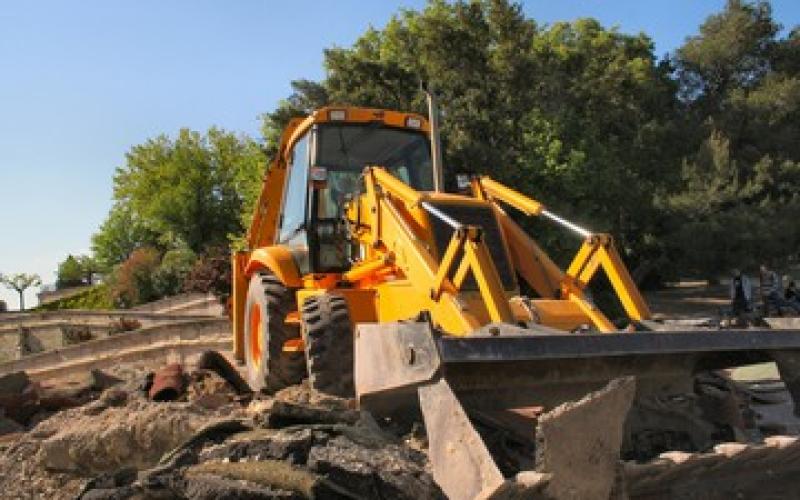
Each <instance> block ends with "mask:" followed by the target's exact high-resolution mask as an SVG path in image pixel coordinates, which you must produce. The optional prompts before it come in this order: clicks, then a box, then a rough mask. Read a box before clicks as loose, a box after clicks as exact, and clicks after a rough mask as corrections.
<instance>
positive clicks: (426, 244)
mask: <svg viewBox="0 0 800 500" xmlns="http://www.w3.org/2000/svg"><path fill="white" fill-rule="evenodd" d="M337 111H339V112H344V115H345V119H344V122H346V123H360V122H361V123H366V122H376V121H378V122H382V123H383V124H385V125H387V126H391V127H406V125H407V123H408V120H409V118H413V119H415V120H418V121H419V123H420V125H421V126H420V127H419V128H417V129H416V130H421V131H422V132H425V133H429V132H430V129H429V126H428V123H427V122H426V121H425V120H424V118H422V117H421V116H419V115H415V114H409V113H398V112H393V111H385V110H376V109H365V108H349V107H343V108H340V107H328V108H323V109H321V110H318V111H316V112H315V113H313V114H312V115H311V116H309V117H307V118H305V119H295V120H292V121H291V122H290V124H289V126H288V127H287V129H286V130H285V131H284V132H283V134H282V136H281V144H280V148H279V152H278V155H277V157H276V158H275V160H274V161H273V162H272V164H271V166H270V169H269V171H268V172H267V174H266V177H265V179H264V184H263V187H262V191H261V193H260V195H259V200H258V203H257V205H256V210H255V213H254V215H253V222H252V224H251V227H250V229H249V231H248V236H247V242H248V245H249V250H248V251H243V252H236V253H234V254H233V256H232V267H233V290H232V292H233V296H232V319H233V326H234V354H235V356H236V357H237V358H238V359H240V360H242V359H244V349H245V346H244V345H243V342H242V339H243V325H244V318H243V314H244V305H245V302H246V295H247V288H248V281H249V279H250V276H251V275H252V274H253V273H254V272H256V271H258V270H259V269H269V270H271V271H272V272H273V273H274V274H275V275H276V276H278V277H279V278H280V279H281V280H282V281H283V282H284V283H285V284H286V285H287V286H289V287H291V288H296V289H297V299H298V304H302V303H303V301H304V300H305V299H306V298H308V297H309V296H312V295H316V294H319V293H323V292H325V291H335V292H336V293H340V294H342V295H343V296H344V297H345V299H346V300H347V301H348V303H350V304H351V311H352V314H353V320H354V321H355V322H365V321H378V322H385V321H393V320H397V319H407V318H411V317H415V316H417V315H418V314H419V313H420V312H422V311H428V312H429V313H430V315H431V318H432V321H433V322H434V323H435V324H436V325H437V326H438V327H440V328H441V329H442V330H443V331H444V332H445V333H447V334H450V335H457V336H465V335H470V334H472V333H473V332H475V331H476V330H478V329H479V328H480V327H481V326H483V325H486V324H487V323H490V322H502V323H511V324H515V323H517V322H518V321H541V322H542V324H545V325H548V326H553V327H556V328H561V329H565V330H572V329H575V328H577V327H579V326H581V325H584V324H589V325H592V326H594V327H595V328H597V329H598V330H600V331H603V332H610V331H615V330H616V329H615V327H614V325H613V324H612V323H611V322H610V321H609V320H608V318H607V317H606V316H605V315H604V314H603V313H602V312H601V311H600V310H598V309H597V307H595V306H594V305H593V304H592V303H591V301H590V300H588V299H587V296H586V294H585V290H586V287H587V286H588V285H589V283H590V281H591V280H592V279H593V277H594V276H596V274H597V273H598V272H599V271H600V270H603V271H605V273H606V274H607V275H608V278H609V281H610V282H611V285H612V286H613V288H614V291H615V292H616V294H617V296H618V297H619V300H620V302H621V303H622V306H623V307H624V309H625V312H626V313H627V315H628V316H629V317H630V319H632V320H634V321H640V320H644V319H648V318H649V317H650V310H649V308H648V307H647V304H646V302H645V301H644V299H643V297H642V295H641V293H640V292H639V290H638V289H637V287H636V285H635V283H634V282H633V280H632V279H631V277H630V274H629V273H628V271H627V269H626V268H625V266H624V264H623V263H622V259H621V258H620V256H619V254H618V252H617V250H616V248H615V246H614V242H613V239H612V238H611V237H610V236H609V235H606V234H591V235H590V236H589V237H587V238H585V241H584V242H583V244H582V246H581V248H580V249H579V250H578V253H577V254H576V255H575V257H574V259H573V260H572V262H571V264H570V265H569V267H568V268H567V269H566V271H564V270H561V269H560V268H559V267H558V266H557V265H556V264H555V263H554V262H553V261H552V260H551V259H550V258H549V256H548V255H547V254H546V253H545V252H544V251H543V250H542V249H541V248H540V247H539V245H538V244H537V243H536V241H535V240H534V239H533V238H531V237H530V236H529V235H528V234H526V233H525V231H523V229H522V228H521V227H520V226H519V225H518V224H517V223H516V222H515V221H514V220H513V219H512V218H511V217H510V216H509V215H508V214H506V212H505V210H504V208H503V206H501V203H502V204H504V205H508V206H511V207H513V208H515V209H517V210H520V211H521V212H522V213H524V214H526V215H528V216H540V215H542V214H543V213H544V215H547V216H548V217H550V218H553V215H552V214H551V213H549V212H546V209H545V207H544V205H543V204H542V203H540V202H539V201H537V200H535V199H533V198H531V197H528V196H526V195H524V194H522V193H520V192H518V191H515V190H514V189H511V188H509V187H507V186H504V185H502V184H500V183H498V182H496V181H494V180H492V179H491V178H489V177H485V176H484V177H474V178H473V179H472V181H471V187H472V194H473V196H472V197H464V196H459V195H451V194H445V193H429V192H419V191H416V190H414V189H413V188H411V187H410V186H408V185H407V184H405V183H403V182H402V181H400V180H399V179H397V178H396V177H394V176H392V175H391V174H390V173H389V172H387V171H386V170H385V169H383V168H381V167H377V166H376V167H370V168H367V169H365V172H364V184H365V189H364V193H363V194H362V195H360V196H359V197H358V198H357V199H355V200H353V201H352V202H350V203H349V204H348V206H347V207H346V216H347V218H348V220H349V221H350V223H351V227H352V228H353V230H354V231H353V236H354V237H355V238H356V240H357V241H358V243H359V244H360V245H361V249H362V251H361V254H362V260H361V261H360V262H357V263H356V264H354V265H353V267H352V268H350V269H349V270H348V271H346V272H344V273H341V274H333V273H329V274H312V275H306V276H300V275H299V272H298V270H297V266H296V264H295V263H294V261H293V259H292V256H291V253H290V252H289V250H288V249H286V248H284V247H281V246H275V243H276V242H275V238H276V234H277V229H278V221H279V215H280V211H281V203H282V200H283V194H284V193H283V191H284V189H285V181H286V169H287V165H288V163H289V161H290V155H291V151H292V147H293V146H294V144H295V142H296V141H297V140H299V139H300V138H301V137H302V136H303V134H305V133H306V132H308V130H309V129H310V128H311V127H312V126H313V125H314V124H317V123H326V122H329V121H333V120H331V118H332V112H337ZM426 202H435V203H436V204H437V206H440V205H442V204H444V205H447V204H451V203H452V204H456V205H462V206H463V205H466V204H473V205H482V206H489V207H492V209H493V210H494V214H495V217H496V218H497V221H498V223H499V226H500V229H501V234H502V238H503V242H502V243H503V246H504V248H505V250H506V251H507V253H508V256H509V259H510V264H511V265H512V267H513V269H514V270H515V271H516V272H517V273H518V274H519V275H520V276H521V277H522V279H523V280H524V281H525V282H526V283H527V284H528V285H530V286H531V287H532V288H533V289H534V290H535V291H536V293H537V294H538V295H539V297H540V298H538V299H533V300H530V301H528V300H527V299H523V298H520V297H518V296H517V294H518V291H517V290H516V289H514V290H505V289H504V288H503V283H502V282H501V280H500V277H499V273H498V270H497V267H496V266H495V263H494V261H493V259H492V256H491V255H490V253H489V251H488V249H487V246H486V242H484V240H483V239H484V232H483V230H482V228H480V227H477V226H471V225H468V224H461V223H459V224H458V225H457V227H454V233H453V236H452V238H451V240H450V242H449V243H448V245H447V246H446V248H443V249H442V248H436V244H435V238H434V235H433V233H432V231H433V229H432V228H433V225H432V224H431V220H430V218H431V217H433V216H434V215H432V214H431V213H429V212H428V209H426V208H425V207H429V205H427V203H426ZM560 222H561V223H562V224H565V225H567V226H570V223H568V222H565V221H563V220H560ZM573 228H574V226H573ZM577 229H578V230H579V232H581V233H582V234H584V232H583V230H581V229H580V228H577ZM469 273H472V275H473V277H474V278H475V283H477V288H478V290H477V291H465V290H462V286H463V284H464V282H465V280H466V277H467V275H468V274H469ZM341 283H349V286H348V287H345V288H342V287H341V285H340V284H341ZM298 318H299V316H298V315H297V314H294V315H292V314H290V320H291V321H292V322H296V321H298V320H299V319H298ZM301 346H302V342H295V343H293V344H291V345H287V346H286V349H288V350H297V349H299V348H300V347H301Z"/></svg>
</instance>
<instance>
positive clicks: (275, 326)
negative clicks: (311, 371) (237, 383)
mask: <svg viewBox="0 0 800 500" xmlns="http://www.w3.org/2000/svg"><path fill="white" fill-rule="evenodd" d="M295 304H296V301H295V297H294V293H292V291H291V290H289V289H288V288H286V286H284V284H283V283H281V281H280V280H279V279H278V278H277V277H275V276H274V275H272V274H267V273H256V274H254V275H253V276H252V277H251V278H250V288H249V289H248V291H247V304H246V306H245V316H244V317H245V324H244V345H245V366H246V368H247V381H248V383H249V384H250V387H251V388H252V389H253V390H254V391H262V390H263V391H267V392H275V391H278V390H280V389H283V388H284V387H287V386H290V385H294V384H298V383H300V382H301V381H302V379H303V375H304V374H305V363H304V359H303V354H302V353H285V352H283V345H284V343H285V342H286V341H287V340H291V339H296V338H300V329H299V328H298V327H297V326H295V325H289V324H286V316H287V315H288V314H289V313H290V312H292V311H294V310H295V309H296V307H295Z"/></svg>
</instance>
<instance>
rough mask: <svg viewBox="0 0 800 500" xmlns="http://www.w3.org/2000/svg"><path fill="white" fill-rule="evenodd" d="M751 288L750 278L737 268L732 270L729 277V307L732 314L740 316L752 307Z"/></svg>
mask: <svg viewBox="0 0 800 500" xmlns="http://www.w3.org/2000/svg"><path fill="white" fill-rule="evenodd" d="M752 300H753V289H752V287H751V285H750V278H748V277H747V275H745V274H742V272H741V271H740V270H738V269H734V270H733V278H731V309H732V311H733V315H734V316H741V315H742V314H744V313H746V312H749V311H750V310H751V309H752V306H751V304H752Z"/></svg>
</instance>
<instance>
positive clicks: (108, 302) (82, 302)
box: [36, 284, 114, 311]
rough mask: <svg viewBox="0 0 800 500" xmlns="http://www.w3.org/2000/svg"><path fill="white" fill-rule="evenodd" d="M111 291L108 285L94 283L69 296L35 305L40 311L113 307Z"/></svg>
mask: <svg viewBox="0 0 800 500" xmlns="http://www.w3.org/2000/svg"><path fill="white" fill-rule="evenodd" d="M113 308H114V302H113V300H112V299H111V291H110V290H109V287H108V285H105V284H100V285H94V286H93V287H91V288H89V289H88V290H85V291H82V292H80V293H78V294H76V295H73V296H71V297H66V298H63V299H59V300H55V301H53V302H50V303H48V304H43V305H40V306H39V307H37V308H36V309H37V310H40V311H56V310H61V309H113Z"/></svg>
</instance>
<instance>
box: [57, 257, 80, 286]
mask: <svg viewBox="0 0 800 500" xmlns="http://www.w3.org/2000/svg"><path fill="white" fill-rule="evenodd" d="M83 277H84V274H83V268H82V267H81V264H80V262H79V261H78V259H77V258H75V257H74V256H72V255H67V258H66V259H64V261H63V262H61V263H60V264H59V265H58V272H57V278H56V288H58V289H62V288H69V287H74V286H80V285H82V284H83V283H84V281H83Z"/></svg>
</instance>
